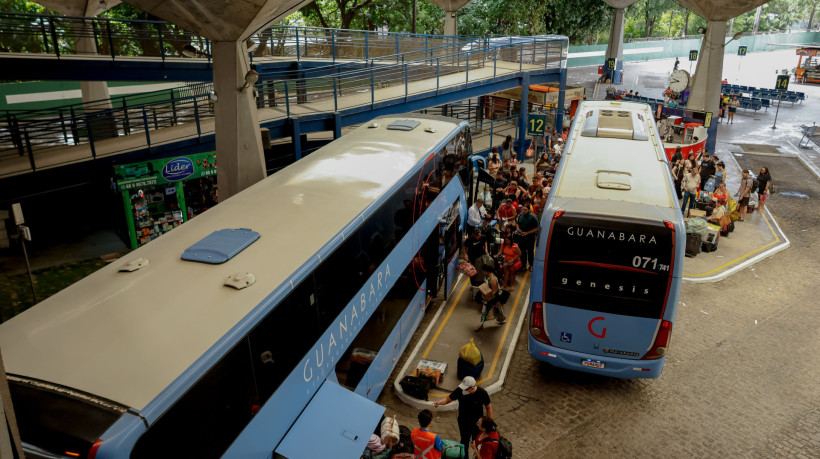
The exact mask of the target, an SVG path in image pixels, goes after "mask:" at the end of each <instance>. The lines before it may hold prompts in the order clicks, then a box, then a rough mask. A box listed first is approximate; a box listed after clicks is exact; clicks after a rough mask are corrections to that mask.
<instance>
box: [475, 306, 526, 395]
mask: <svg viewBox="0 0 820 459" xmlns="http://www.w3.org/2000/svg"><path fill="white" fill-rule="evenodd" d="M529 304H530V292H527V298H526V299H524V304H523V309H522V310H521V317H519V318H518V325H516V326H515V332H513V337H512V341H510V345H509V346H508V347H507V357H506V358H505V359H504V365H503V366H502V367H501V373H499V374H498V380H497V381H496V382H494V383H492V384H491V385H490V386H489V387H487V389H486V390H487V393H488V394H494V393H496V392H498V391H500V390H501V389H502V388H503V387H504V381H505V380H506V379H507V370H508V369H509V368H510V361H512V356H513V351H514V350H515V344H516V343H517V342H518V335H519V334H520V333H521V327H522V326H523V325H524V319H525V318H526V316H527V315H528V314H527V313H528V312H529V308H528V306H529Z"/></svg>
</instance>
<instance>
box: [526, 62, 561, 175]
mask: <svg viewBox="0 0 820 459" xmlns="http://www.w3.org/2000/svg"><path fill="white" fill-rule="evenodd" d="M559 97H560V96H559ZM529 108H530V74H529V72H524V74H523V75H522V76H521V109H520V111H519V113H518V156H517V158H518V162H522V161H523V160H524V158H525V154H526V151H527V147H529V145H530V144H529V142H527V141H526V140H527V118H528V117H529V114H530V113H529V112H530V110H529Z"/></svg>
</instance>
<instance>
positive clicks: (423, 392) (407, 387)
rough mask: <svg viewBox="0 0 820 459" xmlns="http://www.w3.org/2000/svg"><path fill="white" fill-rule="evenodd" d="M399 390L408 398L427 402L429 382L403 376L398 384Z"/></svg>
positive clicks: (424, 379)
mask: <svg viewBox="0 0 820 459" xmlns="http://www.w3.org/2000/svg"><path fill="white" fill-rule="evenodd" d="M399 385H400V386H401V389H402V390H403V391H404V392H405V393H406V394H407V395H409V396H411V397H413V398H417V399H419V400H427V392H429V391H430V380H429V379H427V378H418V377H416V376H405V377H404V378H402V380H401V382H400V383H399Z"/></svg>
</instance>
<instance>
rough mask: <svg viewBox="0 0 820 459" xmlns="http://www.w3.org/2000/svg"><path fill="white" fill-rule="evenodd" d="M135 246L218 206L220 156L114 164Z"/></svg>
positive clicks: (130, 233)
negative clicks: (218, 160)
mask: <svg viewBox="0 0 820 459" xmlns="http://www.w3.org/2000/svg"><path fill="white" fill-rule="evenodd" d="M114 174H115V179H116V182H117V189H118V190H119V191H120V193H121V194H122V200H123V207H124V208H125V219H126V225H127V230H128V238H129V243H130V245H131V248H132V249H136V248H137V247H139V246H141V245H144V244H146V243H148V242H150V241H152V240H154V239H156V238H158V237H159V236H161V235H162V234H165V233H167V232H168V231H171V230H172V229H174V228H176V227H177V226H179V225H181V224H182V223H184V222H186V221H188V220H190V219H191V218H193V217H194V216H196V215H197V214H199V213H201V212H204V211H205V210H207V209H208V208H210V207H212V206H214V205H216V203H217V201H218V192H217V183H216V155H215V154H214V153H198V154H193V155H188V156H179V157H175V158H163V159H157V160H151V161H144V162H139V163H131V164H120V165H116V166H114Z"/></svg>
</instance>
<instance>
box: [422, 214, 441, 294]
mask: <svg viewBox="0 0 820 459" xmlns="http://www.w3.org/2000/svg"><path fill="white" fill-rule="evenodd" d="M440 226H441V225H440V224H439V225H436V227H435V228H434V229H433V232H432V233H430V236H429V237H428V238H427V241H425V243H424V245H423V246H422V248H421V253H422V257H423V258H424V271H425V279H427V296H428V301H429V300H430V299H432V298H435V297H436V296H437V295H438V290H439V289H440V288H441V286H442V284H443V283H444V282H443V281H444V263H443V261H442V259H443V256H442V254H440V253H439V248H440V247H441V244H440V241H441V234H440V230H439V227H440Z"/></svg>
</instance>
